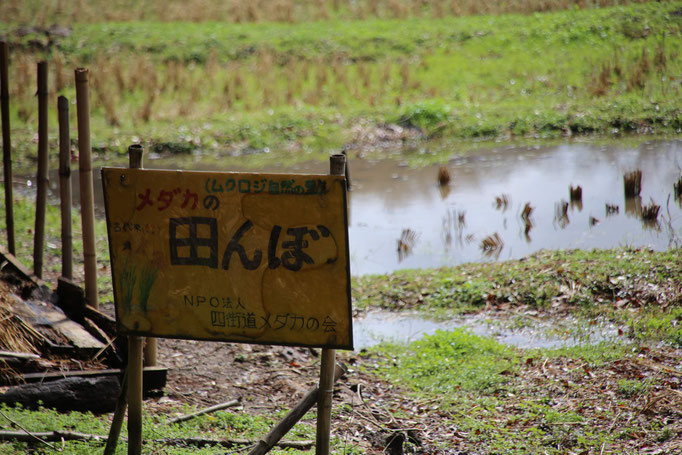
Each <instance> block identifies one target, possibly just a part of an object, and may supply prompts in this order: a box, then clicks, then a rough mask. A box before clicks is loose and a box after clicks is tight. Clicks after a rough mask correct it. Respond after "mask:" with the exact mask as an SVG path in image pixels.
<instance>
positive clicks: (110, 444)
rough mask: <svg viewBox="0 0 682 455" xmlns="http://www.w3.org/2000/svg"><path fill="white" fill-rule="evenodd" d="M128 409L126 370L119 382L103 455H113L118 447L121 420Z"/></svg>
mask: <svg viewBox="0 0 682 455" xmlns="http://www.w3.org/2000/svg"><path fill="white" fill-rule="evenodd" d="M127 407H128V370H126V371H125V373H123V381H122V382H121V394H120V395H119V396H118V400H117V401H116V409H115V410H114V417H113V418H112V419H111V427H110V428H109V436H108V437H107V444H106V445H105V446H104V452H103V455H114V453H115V452H116V446H117V445H118V438H119V436H120V435H121V427H122V426H123V419H124V418H125V414H126V408H127Z"/></svg>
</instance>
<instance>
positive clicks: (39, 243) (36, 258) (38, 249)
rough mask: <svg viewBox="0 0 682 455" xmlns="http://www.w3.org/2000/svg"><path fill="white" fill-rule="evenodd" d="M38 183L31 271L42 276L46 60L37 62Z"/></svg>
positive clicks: (45, 163)
mask: <svg viewBox="0 0 682 455" xmlns="http://www.w3.org/2000/svg"><path fill="white" fill-rule="evenodd" d="M37 93H38V172H37V175H36V182H37V183H38V188H37V194H36V219H35V230H34V236H33V273H34V274H35V275H36V276H37V277H38V278H42V277H43V247H44V245H45V209H46V207H47V185H48V180H47V166H48V161H47V62H45V61H42V62H38V92H37Z"/></svg>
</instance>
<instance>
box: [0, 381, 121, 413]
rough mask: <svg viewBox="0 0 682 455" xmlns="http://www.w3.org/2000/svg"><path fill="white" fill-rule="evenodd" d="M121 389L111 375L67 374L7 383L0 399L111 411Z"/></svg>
mask: <svg viewBox="0 0 682 455" xmlns="http://www.w3.org/2000/svg"><path fill="white" fill-rule="evenodd" d="M120 392H121V384H120V383H119V380H118V378H116V377H114V376H100V377H86V378H83V377H80V378H79V377H70V378H65V379H59V380H56V381H49V382H42V383H36V384H24V385H21V386H13V387H10V388H9V390H7V392H5V393H4V394H2V395H0V403H7V404H15V403H20V404H22V405H23V406H24V407H26V408H29V409H37V407H38V403H42V405H43V406H45V407H47V408H53V409H56V410H58V411H62V412H66V411H81V412H85V411H90V412H94V413H102V412H111V411H113V410H114V408H115V407H116V400H117V398H118V395H119V394H120Z"/></svg>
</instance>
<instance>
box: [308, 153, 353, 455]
mask: <svg viewBox="0 0 682 455" xmlns="http://www.w3.org/2000/svg"><path fill="white" fill-rule="evenodd" d="M345 171H346V156H345V155H332V156H331V157H330V158H329V174H330V175H345ZM320 363H321V365H320V398H319V399H318V400H317V438H316V443H315V453H316V454H317V455H329V439H330V434H331V416H332V397H333V393H334V364H335V363H336V350H334V349H327V348H323V349H322V360H321V362H320Z"/></svg>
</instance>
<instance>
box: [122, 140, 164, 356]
mask: <svg viewBox="0 0 682 455" xmlns="http://www.w3.org/2000/svg"><path fill="white" fill-rule="evenodd" d="M143 155H144V149H143V147H142V146H141V145H140V144H133V145H131V146H130V147H128V163H129V164H128V166H129V167H130V168H131V169H142V168H143V159H142V158H143ZM157 350H158V342H157V340H156V338H147V339H146V343H145V345H144V364H145V365H146V366H150V367H155V366H156V365H157V362H156V354H157Z"/></svg>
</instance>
